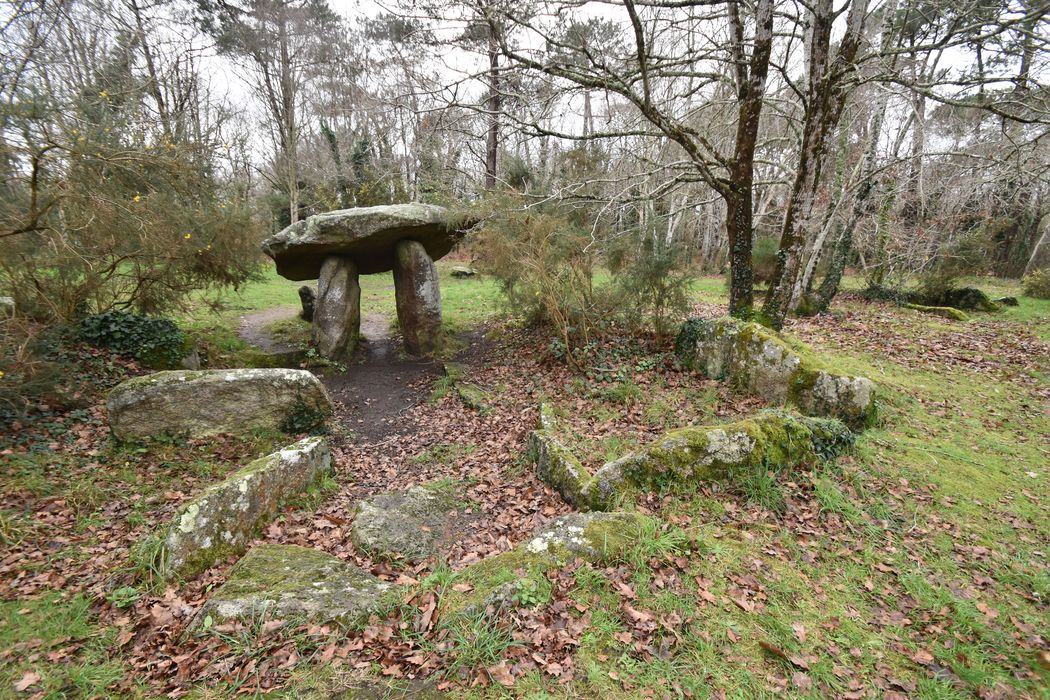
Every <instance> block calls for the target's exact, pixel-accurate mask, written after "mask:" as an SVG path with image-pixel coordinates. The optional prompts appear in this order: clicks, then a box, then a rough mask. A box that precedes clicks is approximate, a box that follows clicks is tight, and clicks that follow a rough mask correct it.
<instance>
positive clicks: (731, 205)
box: [720, 0, 773, 319]
mask: <svg viewBox="0 0 1050 700" xmlns="http://www.w3.org/2000/svg"><path fill="white" fill-rule="evenodd" d="M729 19H730V25H731V27H732V32H733V53H734V59H735V63H736V75H735V78H736V88H737V104H738V108H737V126H736V142H735V146H734V149H733V161H732V163H731V168H730V178H729V179H730V182H729V183H728V186H727V187H726V189H725V190H724V191H723V192H721V193H720V194H721V195H722V197H723V198H724V199H725V201H726V236H727V238H728V239H729V314H730V315H731V316H736V317H737V318H744V319H747V318H750V317H751V314H752V311H753V307H754V271H753V269H752V260H751V247H752V243H753V240H754V177H755V148H756V146H757V144H758V125H759V121H760V119H761V116H762V105H763V102H764V98H765V89H766V76H767V75H768V74H769V58H770V55H771V54H772V50H773V1H772V0H759V1H758V3H757V4H756V6H755V39H754V49H753V50H752V52H751V59H750V61H747V62H745V60H744V53H743V52H744V45H745V42H744V22H743V20H742V18H741V16H740V8H739V6H738V3H737V1H736V0H731V2H730V3H729Z"/></svg>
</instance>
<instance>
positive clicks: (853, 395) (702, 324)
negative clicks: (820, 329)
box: [675, 318, 875, 428]
mask: <svg viewBox="0 0 1050 700" xmlns="http://www.w3.org/2000/svg"><path fill="white" fill-rule="evenodd" d="M675 352H676V353H677V355H678V357H679V358H680V359H681V360H682V362H683V363H684V364H685V365H686V366H687V367H695V368H697V369H699V370H701V371H702V372H703V373H704V374H706V375H707V376H708V377H711V378H712V379H720V380H725V381H728V382H730V383H732V384H733V385H734V386H736V387H738V388H740V389H743V390H745V391H748V392H750V393H752V394H755V395H757V396H760V397H761V398H763V399H765V400H766V401H769V402H771V403H778V404H783V403H791V404H794V405H795V406H798V407H799V409H800V410H802V412H804V413H806V414H808V415H811V416H827V417H830V418H838V419H839V420H841V421H844V422H845V423H847V424H848V425H850V426H851V427H853V428H862V427H865V426H867V425H870V424H871V422H872V421H873V420H874V419H875V384H874V382H872V381H871V380H870V379H868V378H867V377H860V376H856V375H850V374H847V373H844V372H839V371H837V370H835V369H832V368H829V367H826V366H824V365H822V364H821V363H820V362H819V361H817V360H816V359H814V358H813V356H812V355H811V354H810V353H809V352H808V351H807V350H806V348H804V347H803V346H802V345H801V344H797V345H794V346H793V345H792V344H789V342H787V341H786V340H785V339H784V338H783V337H782V336H780V335H778V334H776V333H774V332H773V331H771V330H769V329H768V328H765V327H764V326H761V325H759V324H757V323H744V322H741V321H738V320H736V319H733V318H721V319H717V320H714V321H709V320H706V319H699V318H695V319H690V320H689V321H686V322H685V323H684V324H682V329H681V330H680V331H679V333H678V338H677V341H676V343H675Z"/></svg>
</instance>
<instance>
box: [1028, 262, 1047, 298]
mask: <svg viewBox="0 0 1050 700" xmlns="http://www.w3.org/2000/svg"><path fill="white" fill-rule="evenodd" d="M1021 288H1022V289H1023V290H1024V295H1025V296H1026V297H1032V298H1034V299H1050V268H1048V269H1046V270H1036V271H1035V272H1030V273H1029V274H1027V275H1025V277H1024V279H1023V280H1021Z"/></svg>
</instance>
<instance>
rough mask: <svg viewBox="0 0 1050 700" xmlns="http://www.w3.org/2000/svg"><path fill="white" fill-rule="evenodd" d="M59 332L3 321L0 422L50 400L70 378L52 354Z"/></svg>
mask: <svg viewBox="0 0 1050 700" xmlns="http://www.w3.org/2000/svg"><path fill="white" fill-rule="evenodd" d="M57 344H58V337H57V333H56V332H55V331H54V330H51V329H48V328H47V327H45V326H42V325H39V324H33V323H28V322H25V321H18V320H15V319H6V320H0V425H2V424H4V423H8V422H10V421H12V420H15V419H16V418H19V417H21V416H22V415H24V414H25V412H26V409H27V408H29V406H31V405H34V404H39V403H48V402H50V400H51V398H52V397H53V396H54V395H55V394H56V393H57V392H58V386H59V384H60V383H61V382H62V381H63V379H65V378H67V377H68V374H67V372H66V369H67V368H65V367H64V366H63V365H62V363H61V362H58V361H56V360H55V358H54V357H53V351H54V349H55V347H56V346H57Z"/></svg>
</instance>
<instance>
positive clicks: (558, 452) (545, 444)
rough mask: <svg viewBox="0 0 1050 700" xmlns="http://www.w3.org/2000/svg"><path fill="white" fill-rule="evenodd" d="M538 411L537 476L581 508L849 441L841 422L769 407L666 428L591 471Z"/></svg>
mask: <svg viewBox="0 0 1050 700" xmlns="http://www.w3.org/2000/svg"><path fill="white" fill-rule="evenodd" d="M540 413H541V427H540V429H539V430H536V431H534V432H533V433H532V434H531V435H530V436H529V443H530V445H531V446H532V449H531V453H532V457H533V459H534V460H535V461H536V465H537V469H536V473H537V476H538V477H539V478H540V480H542V481H543V482H544V483H547V484H548V485H550V486H551V487H552V488H554V489H555V490H556V491H558V493H560V494H561V495H562V497H563V498H565V500H566V501H567V502H569V503H571V504H572V505H574V506H576V507H577V508H580V509H583V510H610V509H613V508H616V507H618V506H620V505H621V504H622V502H623V501H624V500H626V499H627V498H628V497H629V496H630V494H632V493H633V492H635V491H638V490H641V489H659V488H662V487H664V486H668V485H672V484H675V483H679V484H681V483H689V482H697V481H705V480H712V479H726V478H729V479H731V478H733V476H734V474H737V473H755V472H758V471H759V470H766V469H770V468H777V467H785V466H786V467H790V468H799V467H802V466H804V465H807V464H811V463H814V462H816V461H819V460H821V459H830V458H832V457H834V456H835V455H837V454H839V453H840V452H842V451H844V450H845V449H847V448H848V447H849V446H850V445H852V443H853V434H852V433H851V432H850V430H849V428H847V427H846V426H845V424H843V423H842V422H841V421H838V420H835V419H830V418H813V417H806V416H800V415H797V414H794V413H791V412H789V411H785V410H776V409H771V410H767V411H762V412H760V413H758V414H757V415H756V416H755V417H753V418H749V419H745V420H740V421H736V422H733V423H726V424H724V425H708V426H693V427H688V428H680V429H678V430H673V431H671V432H669V433H666V434H665V435H663V436H662V437H660V438H658V439H657V440H655V441H653V442H652V443H650V444H649V445H647V446H646V447H645V448H643V449H642V450H639V451H637V452H632V453H630V454H628V455H625V456H623V457H621V458H619V459H617V460H614V461H612V462H608V463H606V464H605V465H603V466H602V467H601V468H600V469H598V471H596V472H595V473H594V474H591V473H590V472H588V471H587V470H586V469H585V468H584V467H583V465H581V464H580V462H579V461H578V460H577V459H576V458H575V457H574V456H573V455H572V452H571V451H570V450H568V449H567V448H566V447H565V446H564V445H562V444H561V443H560V442H559V441H558V440H557V438H556V437H555V436H554V433H553V428H552V427H551V424H550V420H551V418H550V416H549V412H547V411H546V410H545V409H541V412H540ZM542 426H547V427H542Z"/></svg>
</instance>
